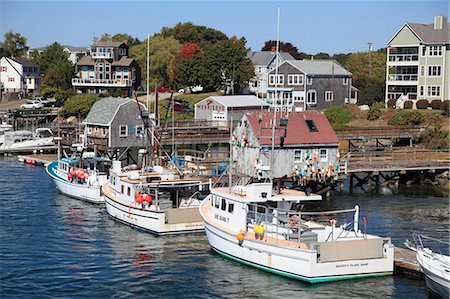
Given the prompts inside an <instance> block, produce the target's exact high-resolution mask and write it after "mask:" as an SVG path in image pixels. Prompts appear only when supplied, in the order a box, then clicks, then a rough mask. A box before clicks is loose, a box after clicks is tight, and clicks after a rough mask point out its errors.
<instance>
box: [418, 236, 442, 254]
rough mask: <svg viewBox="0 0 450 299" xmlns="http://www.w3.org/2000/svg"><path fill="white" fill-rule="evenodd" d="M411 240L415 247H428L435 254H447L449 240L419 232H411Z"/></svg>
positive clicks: (422, 248)
mask: <svg viewBox="0 0 450 299" xmlns="http://www.w3.org/2000/svg"><path fill="white" fill-rule="evenodd" d="M413 240H414V242H415V244H416V248H417V249H421V250H425V249H428V250H430V251H432V252H433V253H436V254H440V255H447V256H448V255H449V251H450V249H449V248H450V242H449V241H448V240H447V241H443V240H439V239H436V238H432V237H428V236H425V235H420V234H413Z"/></svg>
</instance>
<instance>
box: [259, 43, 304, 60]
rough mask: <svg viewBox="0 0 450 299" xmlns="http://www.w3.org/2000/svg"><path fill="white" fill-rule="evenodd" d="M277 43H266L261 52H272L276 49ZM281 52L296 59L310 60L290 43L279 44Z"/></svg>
mask: <svg viewBox="0 0 450 299" xmlns="http://www.w3.org/2000/svg"><path fill="white" fill-rule="evenodd" d="M276 46H277V41H276V40H269V41H266V42H265V43H264V46H263V47H262V49H261V51H272V49H276ZM279 51H280V52H288V53H289V54H291V55H292V57H294V59H305V58H308V55H307V54H306V53H303V52H300V51H299V50H298V48H297V47H296V46H294V45H293V44H291V43H290V42H282V41H280V43H279Z"/></svg>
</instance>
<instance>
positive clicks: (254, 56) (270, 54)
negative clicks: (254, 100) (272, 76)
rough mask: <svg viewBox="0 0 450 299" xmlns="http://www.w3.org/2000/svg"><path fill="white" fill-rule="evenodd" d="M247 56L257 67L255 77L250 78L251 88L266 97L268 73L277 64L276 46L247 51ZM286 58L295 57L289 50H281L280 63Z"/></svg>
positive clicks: (279, 54) (258, 94)
mask: <svg viewBox="0 0 450 299" xmlns="http://www.w3.org/2000/svg"><path fill="white" fill-rule="evenodd" d="M247 57H248V58H249V59H250V60H251V61H252V63H253V65H254V67H255V77H253V78H252V79H251V80H250V82H249V89H250V91H251V92H253V93H255V94H256V96H260V97H262V98H265V97H266V94H267V82H268V81H267V73H268V72H269V71H271V70H273V69H274V68H275V66H276V64H277V61H276V57H277V55H276V52H275V48H272V51H250V52H248V53H247ZM285 60H294V57H292V55H291V54H289V53H288V52H279V53H278V63H282V62H283V61H285Z"/></svg>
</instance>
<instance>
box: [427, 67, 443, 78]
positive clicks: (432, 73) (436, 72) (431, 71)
mask: <svg viewBox="0 0 450 299" xmlns="http://www.w3.org/2000/svg"><path fill="white" fill-rule="evenodd" d="M440 76H441V66H440V65H430V66H428V77H440Z"/></svg>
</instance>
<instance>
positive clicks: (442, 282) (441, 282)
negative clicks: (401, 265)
mask: <svg viewBox="0 0 450 299" xmlns="http://www.w3.org/2000/svg"><path fill="white" fill-rule="evenodd" d="M417 255H418V259H417V261H418V262H419V264H420V266H421V267H422V270H423V273H424V274H425V281H426V283H427V287H428V289H429V290H430V291H431V292H432V293H435V294H437V295H439V296H441V297H443V298H446V299H448V298H449V297H450V294H449V293H450V274H448V272H445V269H446V267H444V266H443V264H444V263H442V262H439V260H438V259H432V258H429V257H428V255H426V254H424V253H423V252H422V251H421V250H419V251H418V252H417ZM439 274H440V275H439ZM445 274H447V275H446V276H447V277H445V276H444V275H445Z"/></svg>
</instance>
